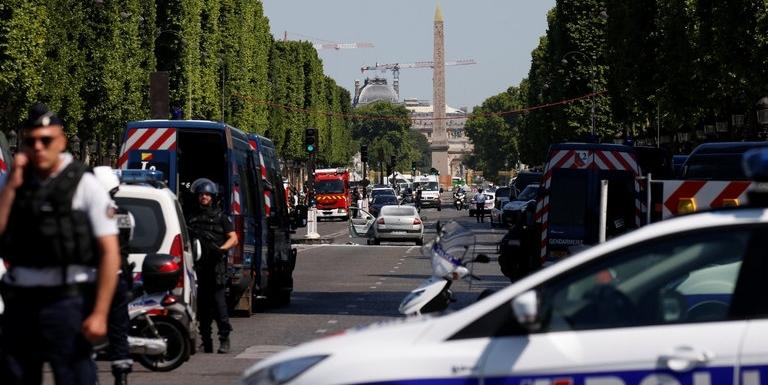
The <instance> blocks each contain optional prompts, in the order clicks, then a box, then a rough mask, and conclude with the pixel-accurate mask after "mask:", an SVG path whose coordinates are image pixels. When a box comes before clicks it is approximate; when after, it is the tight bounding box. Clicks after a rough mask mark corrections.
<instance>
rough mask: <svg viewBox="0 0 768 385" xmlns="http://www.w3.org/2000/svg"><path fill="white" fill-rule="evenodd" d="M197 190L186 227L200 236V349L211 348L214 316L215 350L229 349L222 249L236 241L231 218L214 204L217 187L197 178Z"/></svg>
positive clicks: (225, 275) (210, 349)
mask: <svg viewBox="0 0 768 385" xmlns="http://www.w3.org/2000/svg"><path fill="white" fill-rule="evenodd" d="M192 191H193V192H194V193H195V194H197V201H198V203H199V209H198V211H197V213H195V214H194V215H193V216H192V217H191V218H190V219H189V223H188V224H189V230H190V232H191V233H192V234H193V236H194V237H195V238H197V239H199V240H200V242H201V244H202V249H203V253H202V256H201V257H200V260H199V261H198V263H197V266H196V269H197V284H198V288H197V318H198V321H199V322H200V338H201V340H202V350H203V352H204V353H212V352H213V340H212V339H211V332H212V330H211V324H212V322H213V320H214V319H215V320H216V327H217V328H218V329H219V350H218V353H229V333H230V332H231V331H232V325H230V324H229V316H228V315H227V303H226V300H225V290H226V284H227V259H226V258H227V256H226V252H227V250H229V249H230V248H232V247H234V246H236V245H237V234H236V233H235V231H234V229H233V227H232V222H230V221H229V218H227V216H226V215H224V213H223V212H222V211H221V209H219V208H218V207H216V204H215V203H214V199H215V198H216V195H218V193H219V190H218V188H217V187H216V184H214V183H213V182H212V181H210V180H208V179H204V178H201V179H198V180H196V181H195V182H193V183H192Z"/></svg>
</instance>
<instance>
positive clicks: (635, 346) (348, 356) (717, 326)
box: [241, 153, 768, 385]
mask: <svg viewBox="0 0 768 385" xmlns="http://www.w3.org/2000/svg"><path fill="white" fill-rule="evenodd" d="M767 154H768V153H767ZM766 158H767V159H768V157H766ZM765 175H767V176H768V171H767V172H766V173H765ZM766 179H767V180H768V178H766ZM767 201H768V200H767ZM767 237H768V209H765V208H741V209H733V210H729V211H719V212H708V213H699V214H694V215H690V216H684V217H679V218H675V219H670V220H667V221H664V222H660V223H657V224H653V225H649V226H646V227H643V228H641V229H639V230H636V231H634V232H631V233H629V234H626V235H624V236H621V237H618V238H615V239H613V240H611V241H609V242H607V243H604V244H602V245H599V246H595V247H593V248H591V249H588V250H586V251H584V252H582V253H580V254H577V255H574V256H572V257H569V258H568V259H565V260H563V261H561V262H558V263H556V264H554V265H552V266H550V267H548V268H546V269H543V270H541V271H539V272H537V273H535V274H533V275H531V276H528V277H526V278H524V279H522V280H520V281H517V282H516V283H514V284H512V285H511V286H509V287H507V288H506V289H504V290H502V291H500V292H498V293H496V294H494V295H492V296H490V297H487V298H485V299H484V300H482V301H480V302H478V303H475V304H474V305H472V306H469V307H467V308H465V309H463V310H461V311H458V312H455V313H452V314H449V315H446V316H443V317H439V318H416V319H406V320H403V321H401V322H399V323H393V324H381V325H375V326H370V327H367V328H363V329H358V330H349V331H347V332H345V333H344V334H342V335H338V336H334V337H329V338H324V339H320V340H317V341H314V342H310V343H307V344H304V345H301V346H298V347H296V348H293V349H290V350H287V351H284V352H281V353H278V354H276V355H274V356H272V357H270V358H268V359H265V360H263V361H261V362H259V363H257V364H255V365H254V366H253V367H251V368H249V369H248V370H246V372H245V374H244V376H243V378H242V380H241V384H247V385H258V384H262V385H263V384H314V385H323V384H377V385H380V384H425V385H427V384H430V385H431V384H438V383H439V384H489V385H490V384H514V385H624V384H626V385H629V384H632V385H651V384H653V385H656V384H667V385H675V384H676V385H727V384H743V385H757V384H766V383H768V295H766V293H768V253H767V251H768V246H766V241H765V240H766V239H768V238H767Z"/></svg>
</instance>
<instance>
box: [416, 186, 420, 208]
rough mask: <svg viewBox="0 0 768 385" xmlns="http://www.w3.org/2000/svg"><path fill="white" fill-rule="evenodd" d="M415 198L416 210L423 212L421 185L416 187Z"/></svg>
mask: <svg viewBox="0 0 768 385" xmlns="http://www.w3.org/2000/svg"><path fill="white" fill-rule="evenodd" d="M415 200H416V202H415V206H416V211H419V212H421V186H419V187H416V199H415Z"/></svg>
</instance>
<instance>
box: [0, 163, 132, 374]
mask: <svg viewBox="0 0 768 385" xmlns="http://www.w3.org/2000/svg"><path fill="white" fill-rule="evenodd" d="M60 159H61V164H60V166H59V169H58V170H57V171H56V172H55V173H54V174H53V175H52V176H51V177H50V178H48V179H46V180H44V181H41V180H37V179H35V178H34V177H31V174H26V175H28V176H27V177H25V180H24V184H23V185H22V187H21V188H20V189H22V190H23V189H24V188H28V186H30V185H34V186H39V187H38V190H37V191H40V190H43V189H44V188H45V186H47V185H48V184H51V183H55V182H59V181H60V177H62V175H61V174H62V172H68V170H70V168H68V166H70V165H72V163H73V159H72V156H71V155H70V154H61V155H60ZM80 167H82V166H80ZM72 168H77V165H73V167H72ZM33 191H35V190H33ZM70 193H71V191H70ZM19 199H20V196H19V190H18V189H17V195H16V201H18V200H19ZM71 200H72V203H71V209H72V212H73V213H75V212H77V213H81V214H79V215H81V217H82V214H84V216H85V218H87V222H88V223H87V224H88V225H89V226H90V232H91V239H92V240H93V244H94V245H95V244H96V239H98V238H100V237H103V236H109V235H116V234H117V233H118V228H117V223H116V221H115V219H114V218H113V215H112V210H111V209H110V202H111V200H110V198H109V195H108V194H107V192H106V191H105V190H104V188H103V187H102V186H101V184H100V183H99V182H98V180H97V179H96V177H95V176H94V175H93V174H91V173H88V172H85V173H83V174H82V176H81V177H80V179H79V181H78V182H77V185H76V187H75V191H74V193H73V194H72V198H71ZM16 201H14V206H13V208H12V209H11V214H10V215H11V217H10V218H14V210H16V209H18V208H17V206H16V203H17V202H16ZM39 209H40V211H43V212H44V211H45V210H50V209H47V208H46V204H45V202H44V203H43V204H42V205H41V208H39ZM72 215H75V214H72ZM59 219H61V218H59ZM14 226H22V228H23V225H21V224H19V223H18V222H13V221H9V223H8V228H7V229H6V233H5V234H4V235H5V236H8V234H9V233H11V234H15V235H16V238H14V237H13V236H11V237H10V238H7V239H6V240H5V241H6V246H7V245H8V244H11V245H12V246H13V247H11V248H10V250H16V252H15V253H16V255H15V256H14V258H10V255H4V256H5V257H9V258H8V260H11V261H13V260H16V261H18V262H19V263H16V264H14V263H13V262H11V264H10V266H9V269H8V271H7V273H6V274H5V275H4V276H3V279H2V283H3V293H4V299H5V314H4V318H3V328H2V329H3V341H2V344H3V349H4V352H5V354H6V357H5V362H3V363H2V365H0V382H2V383H9V384H14V383H22V382H23V383H40V382H41V381H40V378H41V375H42V365H43V362H48V363H49V365H50V366H51V369H52V371H53V376H54V379H55V381H56V383H57V384H93V383H95V382H96V370H95V369H96V368H95V364H94V363H93V360H92V359H91V350H92V348H91V345H90V344H89V343H88V342H87V341H86V339H85V337H84V336H83V334H82V332H81V328H82V324H83V321H84V320H85V318H86V317H88V316H89V315H90V313H91V311H92V307H93V306H92V302H93V295H92V291H93V289H94V288H95V282H96V278H97V267H98V261H99V259H100V252H99V250H98V248H95V247H93V248H92V253H93V255H92V256H90V260H92V261H94V262H93V263H91V264H86V265H81V264H64V265H58V266H49V265H46V264H45V263H41V264H40V265H35V264H34V263H27V261H24V259H35V258H36V257H39V260H40V261H46V260H50V256H32V255H27V254H25V253H24V252H23V251H22V252H19V250H24V247H30V248H31V249H35V250H40V249H41V248H35V247H34V246H35V245H30V244H22V245H20V244H19V243H20V241H19V239H24V236H23V235H20V234H19V231H18V230H15V231H14V229H13V227H14ZM60 227H64V226H61V225H60ZM60 231H61V230H60ZM61 238H62V237H61V236H59V238H56V239H61ZM64 238H65V239H66V237H64ZM79 240H80V239H78V241H79ZM35 242H38V243H41V244H46V243H48V244H50V243H52V241H51V240H50V239H47V237H45V236H42V237H41V239H36V240H35ZM14 243H16V244H14ZM28 243H34V242H28ZM51 247H56V246H51ZM78 250H79V249H78ZM9 252H12V251H9V250H6V251H5V253H9ZM82 259H83V260H86V259H88V258H86V257H83V258H82Z"/></svg>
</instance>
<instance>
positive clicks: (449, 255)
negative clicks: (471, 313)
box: [399, 222, 490, 316]
mask: <svg viewBox="0 0 768 385" xmlns="http://www.w3.org/2000/svg"><path fill="white" fill-rule="evenodd" d="M437 234H438V236H437V238H436V239H435V240H434V241H433V242H430V243H429V244H427V245H425V246H424V247H423V248H422V249H421V252H422V255H424V256H426V257H430V261H431V264H432V275H431V276H430V277H429V278H428V279H427V280H425V281H424V282H422V283H421V284H420V285H419V287H417V288H415V289H413V290H411V292H410V293H408V295H406V296H405V298H404V299H403V301H402V302H401V303H400V308H399V311H400V313H401V314H405V315H409V316H410V315H420V314H423V313H432V312H440V311H443V310H445V309H447V308H448V305H450V303H451V302H453V301H454V298H453V292H452V291H451V285H452V283H453V281H457V280H460V279H470V280H479V279H480V278H478V277H476V276H475V275H473V274H472V270H471V265H472V264H473V263H488V262H489V261H490V259H489V258H488V256H487V255H485V254H478V255H477V256H476V257H475V258H474V259H473V260H472V262H468V263H465V262H464V258H465V256H466V255H467V254H468V253H469V252H470V249H474V246H475V235H474V234H473V233H472V232H471V231H470V230H468V229H466V228H465V227H462V226H461V225H459V224H458V223H457V222H450V223H448V224H447V225H445V226H443V227H441V226H440V224H439V223H438V225H437ZM468 266H469V267H468ZM487 294H488V293H485V292H483V293H481V295H480V298H482V297H483V296H485V295H487Z"/></svg>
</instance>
